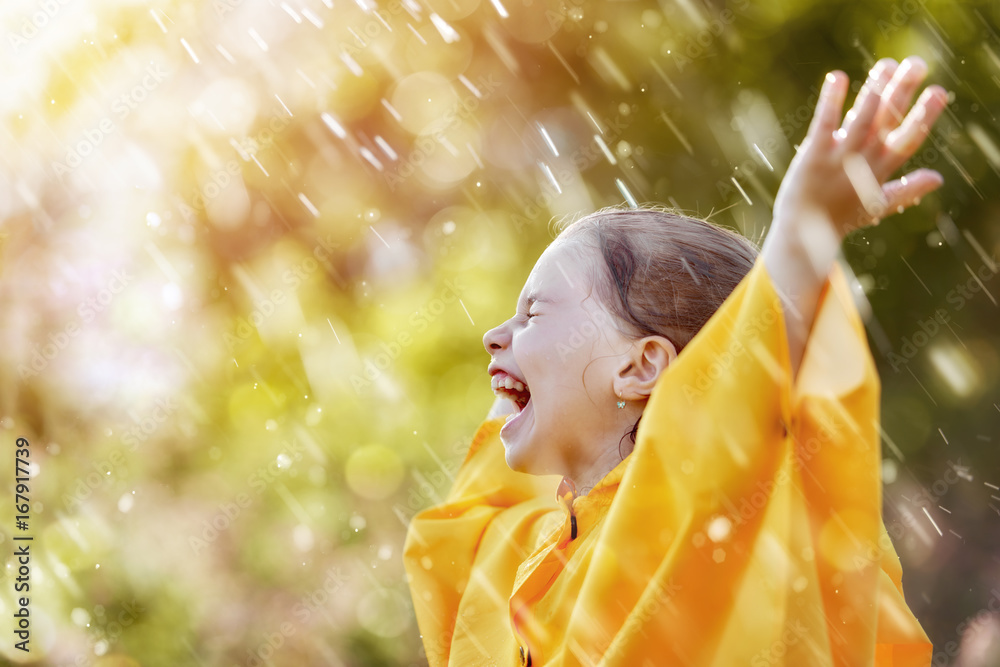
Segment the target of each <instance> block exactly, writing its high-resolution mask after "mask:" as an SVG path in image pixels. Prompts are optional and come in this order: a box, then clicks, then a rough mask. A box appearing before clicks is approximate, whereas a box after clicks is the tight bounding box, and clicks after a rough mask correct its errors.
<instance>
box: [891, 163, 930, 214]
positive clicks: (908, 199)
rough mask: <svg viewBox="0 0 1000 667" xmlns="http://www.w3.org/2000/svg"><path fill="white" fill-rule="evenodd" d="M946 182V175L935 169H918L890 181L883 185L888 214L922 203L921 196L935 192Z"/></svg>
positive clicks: (900, 211)
mask: <svg viewBox="0 0 1000 667" xmlns="http://www.w3.org/2000/svg"><path fill="white" fill-rule="evenodd" d="M942 183H944V177H943V176H941V174H939V173H938V172H936V171H934V170H933V169H917V170H916V171H911V172H910V173H909V174H907V175H906V176H903V177H902V178H899V179H896V180H895V181H889V182H888V183H886V184H885V185H883V186H882V192H883V194H884V195H885V198H886V201H887V202H888V209H889V210H888V211H887V213H886V215H891V214H893V213H902V212H903V211H904V210H906V209H907V208H909V207H910V206H914V205H916V204H919V203H920V198H921V197H923V196H924V195H926V194H928V193H929V192H933V191H934V190H937V189H938V188H939V187H941V184H942Z"/></svg>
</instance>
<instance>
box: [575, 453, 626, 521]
mask: <svg viewBox="0 0 1000 667" xmlns="http://www.w3.org/2000/svg"><path fill="white" fill-rule="evenodd" d="M632 458H633V457H632V454H631V453H629V455H628V456H626V457H625V459H624V460H623V461H621V463H619V464H618V465H617V466H615V467H614V468H613V469H612V470H611V472H609V473H608V474H607V475H605V476H604V477H603V478H602V479H601V481H599V482H598V483H597V484H595V485H594V487H593V488H592V489H591V490H590V492H589V493H587V495H580V494H579V493H578V492H577V489H576V484H575V483H574V482H573V480H571V479H570V478H569V477H566V476H565V475H563V478H562V480H561V481H560V482H559V486H558V487H557V488H556V501H557V502H558V503H559V504H561V505H562V506H563V507H565V508H566V510H567V511H568V512H569V513H570V515H571V516H572V515H574V514H576V511H578V510H579V508H580V506H581V505H584V504H589V503H591V502H594V501H595V500H596V498H597V497H598V496H603V495H604V494H607V493H610V494H612V495H614V493H615V491H617V490H618V485H619V484H620V483H621V481H622V477H623V476H624V475H625V471H626V470H627V469H628V465H629V463H631V461H632ZM574 508H575V509H574Z"/></svg>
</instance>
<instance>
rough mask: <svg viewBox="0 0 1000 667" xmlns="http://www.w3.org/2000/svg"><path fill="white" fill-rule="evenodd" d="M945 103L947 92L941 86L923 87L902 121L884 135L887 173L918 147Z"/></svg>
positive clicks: (946, 101) (908, 157)
mask: <svg viewBox="0 0 1000 667" xmlns="http://www.w3.org/2000/svg"><path fill="white" fill-rule="evenodd" d="M947 104H948V93H947V92H946V91H945V89H944V88H942V87H941V86H936V85H935V86H928V87H927V88H925V89H924V92H922V93H921V94H920V98H919V99H918V100H917V103H916V104H915V105H914V106H913V108H912V109H910V113H908V114H907V115H906V118H905V119H903V123H902V124H901V125H900V126H899V127H897V128H896V129H895V130H893V131H892V132H890V133H889V136H888V137H886V140H885V145H886V148H888V149H889V154H888V164H887V165H886V169H887V173H889V174H891V173H892V172H894V171H896V169H898V168H899V166H900V165H901V164H903V163H904V162H906V161H907V160H908V159H910V156H911V155H913V153H914V152H916V150H917V149H918V148H920V144H922V143H923V142H924V139H926V138H927V135H928V134H930V131H931V127H932V126H933V125H934V123H935V121H937V119H938V117H939V116H940V115H941V112H942V111H944V108H945V106H947Z"/></svg>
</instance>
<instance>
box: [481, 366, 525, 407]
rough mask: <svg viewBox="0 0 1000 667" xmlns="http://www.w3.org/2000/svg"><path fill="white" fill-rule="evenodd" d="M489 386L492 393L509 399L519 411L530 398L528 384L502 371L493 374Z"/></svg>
mask: <svg viewBox="0 0 1000 667" xmlns="http://www.w3.org/2000/svg"><path fill="white" fill-rule="evenodd" d="M491 386H492V388H493V393H495V394H496V395H497V396H503V397H504V398H508V399H510V400H511V402H513V403H514V405H515V406H516V407H517V411H518V412H519V413H520V412H521V410H524V408H525V407H526V406H527V405H528V401H530V400H531V392H530V391H529V390H528V385H527V384H525V383H524V382H522V381H521V380H518V379H517V378H515V377H513V376H511V375H508V374H507V373H504V372H502V371H501V372H500V373H497V374H496V375H494V376H493V378H492V380H491Z"/></svg>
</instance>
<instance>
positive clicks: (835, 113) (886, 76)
mask: <svg viewBox="0 0 1000 667" xmlns="http://www.w3.org/2000/svg"><path fill="white" fill-rule="evenodd" d="M926 75H927V65H926V64H925V63H924V61H923V60H921V59H920V58H917V57H912V56H911V57H910V58H907V59H906V60H904V61H903V62H902V63H901V64H898V65H897V63H896V61H895V60H892V59H891V58H884V59H882V60H880V61H879V62H878V63H876V64H875V67H873V68H872V71H871V73H870V75H869V77H868V80H867V81H866V82H865V85H864V86H863V87H862V89H861V91H860V92H859V93H858V96H857V98H856V99H855V101H854V106H853V107H852V108H851V110H850V111H848V112H847V115H846V117H844V119H843V122H841V110H842V109H843V106H844V100H845V99H846V97H847V84H848V80H847V75H846V74H844V73H843V72H841V71H834V72H831V73H830V74H828V75H827V78H826V83H825V84H824V86H823V90H822V92H821V93H820V98H819V102H818V103H817V104H816V110H815V112H814V114H813V120H812V123H811V124H810V125H809V131H808V132H807V134H806V138H805V140H804V141H803V142H802V144H801V145H800V146H799V149H798V152H797V153H796V155H795V157H794V158H793V159H792V163H791V164H790V165H789V167H788V171H787V172H786V173H785V177H784V179H783V180H782V182H781V187H780V188H779V189H778V196H777V198H776V199H775V202H774V220H773V222H772V224H771V228H770V229H769V230H768V233H767V237H766V238H765V239H764V245H763V247H762V248H761V257H762V259H763V261H764V264H765V265H766V267H767V272H768V275H769V276H770V277H771V280H772V283H773V285H774V287H775V289H776V290H777V292H778V294H779V295H780V298H781V302H782V308H783V310H784V311H785V314H786V318H785V325H786V332H787V334H788V345H789V355H790V361H791V366H792V377H795V375H796V374H797V372H798V368H799V364H800V362H801V359H802V354H803V351H804V348H805V341H806V339H807V337H808V335H809V330H810V328H811V326H812V321H813V318H814V317H815V313H816V304H817V301H818V299H819V294H820V290H821V288H822V285H823V283H824V281H825V278H826V276H827V275H828V274H829V271H830V269H831V267H832V265H833V262H834V259H835V257H836V255H837V253H838V252H839V251H840V242H841V241H842V240H843V239H844V237H845V236H847V234H849V233H850V232H852V231H853V230H855V229H858V228H859V227H865V226H867V225H872V224H876V223H878V221H879V220H880V219H881V218H883V217H885V216H888V215H892V214H893V213H896V212H900V211H902V210H903V209H905V208H906V207H907V206H912V205H913V204H916V203H917V202H919V201H920V198H921V197H922V196H924V195H925V194H927V193H928V192H931V191H932V190H934V189H936V188H938V187H939V186H940V185H941V183H942V182H943V180H944V179H943V178H942V177H941V174H939V173H938V172H936V171H934V170H932V169H917V170H916V171H913V172H910V173H909V174H906V175H905V176H903V177H902V178H899V179H897V180H894V181H888V182H886V179H888V178H889V177H890V176H892V174H893V173H894V172H895V171H896V170H897V169H899V167H900V166H902V164H903V163H904V162H906V160H907V159H909V157H910V156H911V155H913V153H914V152H915V151H916V150H917V148H919V147H920V144H921V143H922V142H923V141H924V139H926V138H927V135H928V134H929V133H930V129H931V126H932V125H933V124H934V121H935V120H937V118H938V116H940V115H941V111H942V110H944V106H945V104H947V94H946V93H945V91H944V89H943V88H941V87H940V86H929V87H928V88H927V89H926V90H924V92H923V93H922V94H921V96H920V99H918V100H917V103H916V105H914V107H913V109H911V110H910V112H909V113H908V114H905V115H904V111H905V110H906V109H907V108H908V107H909V105H910V101H911V100H912V99H913V94H914V93H915V92H916V89H917V87H918V86H919V85H920V82H921V81H923V79H924V77H925V76H926Z"/></svg>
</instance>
